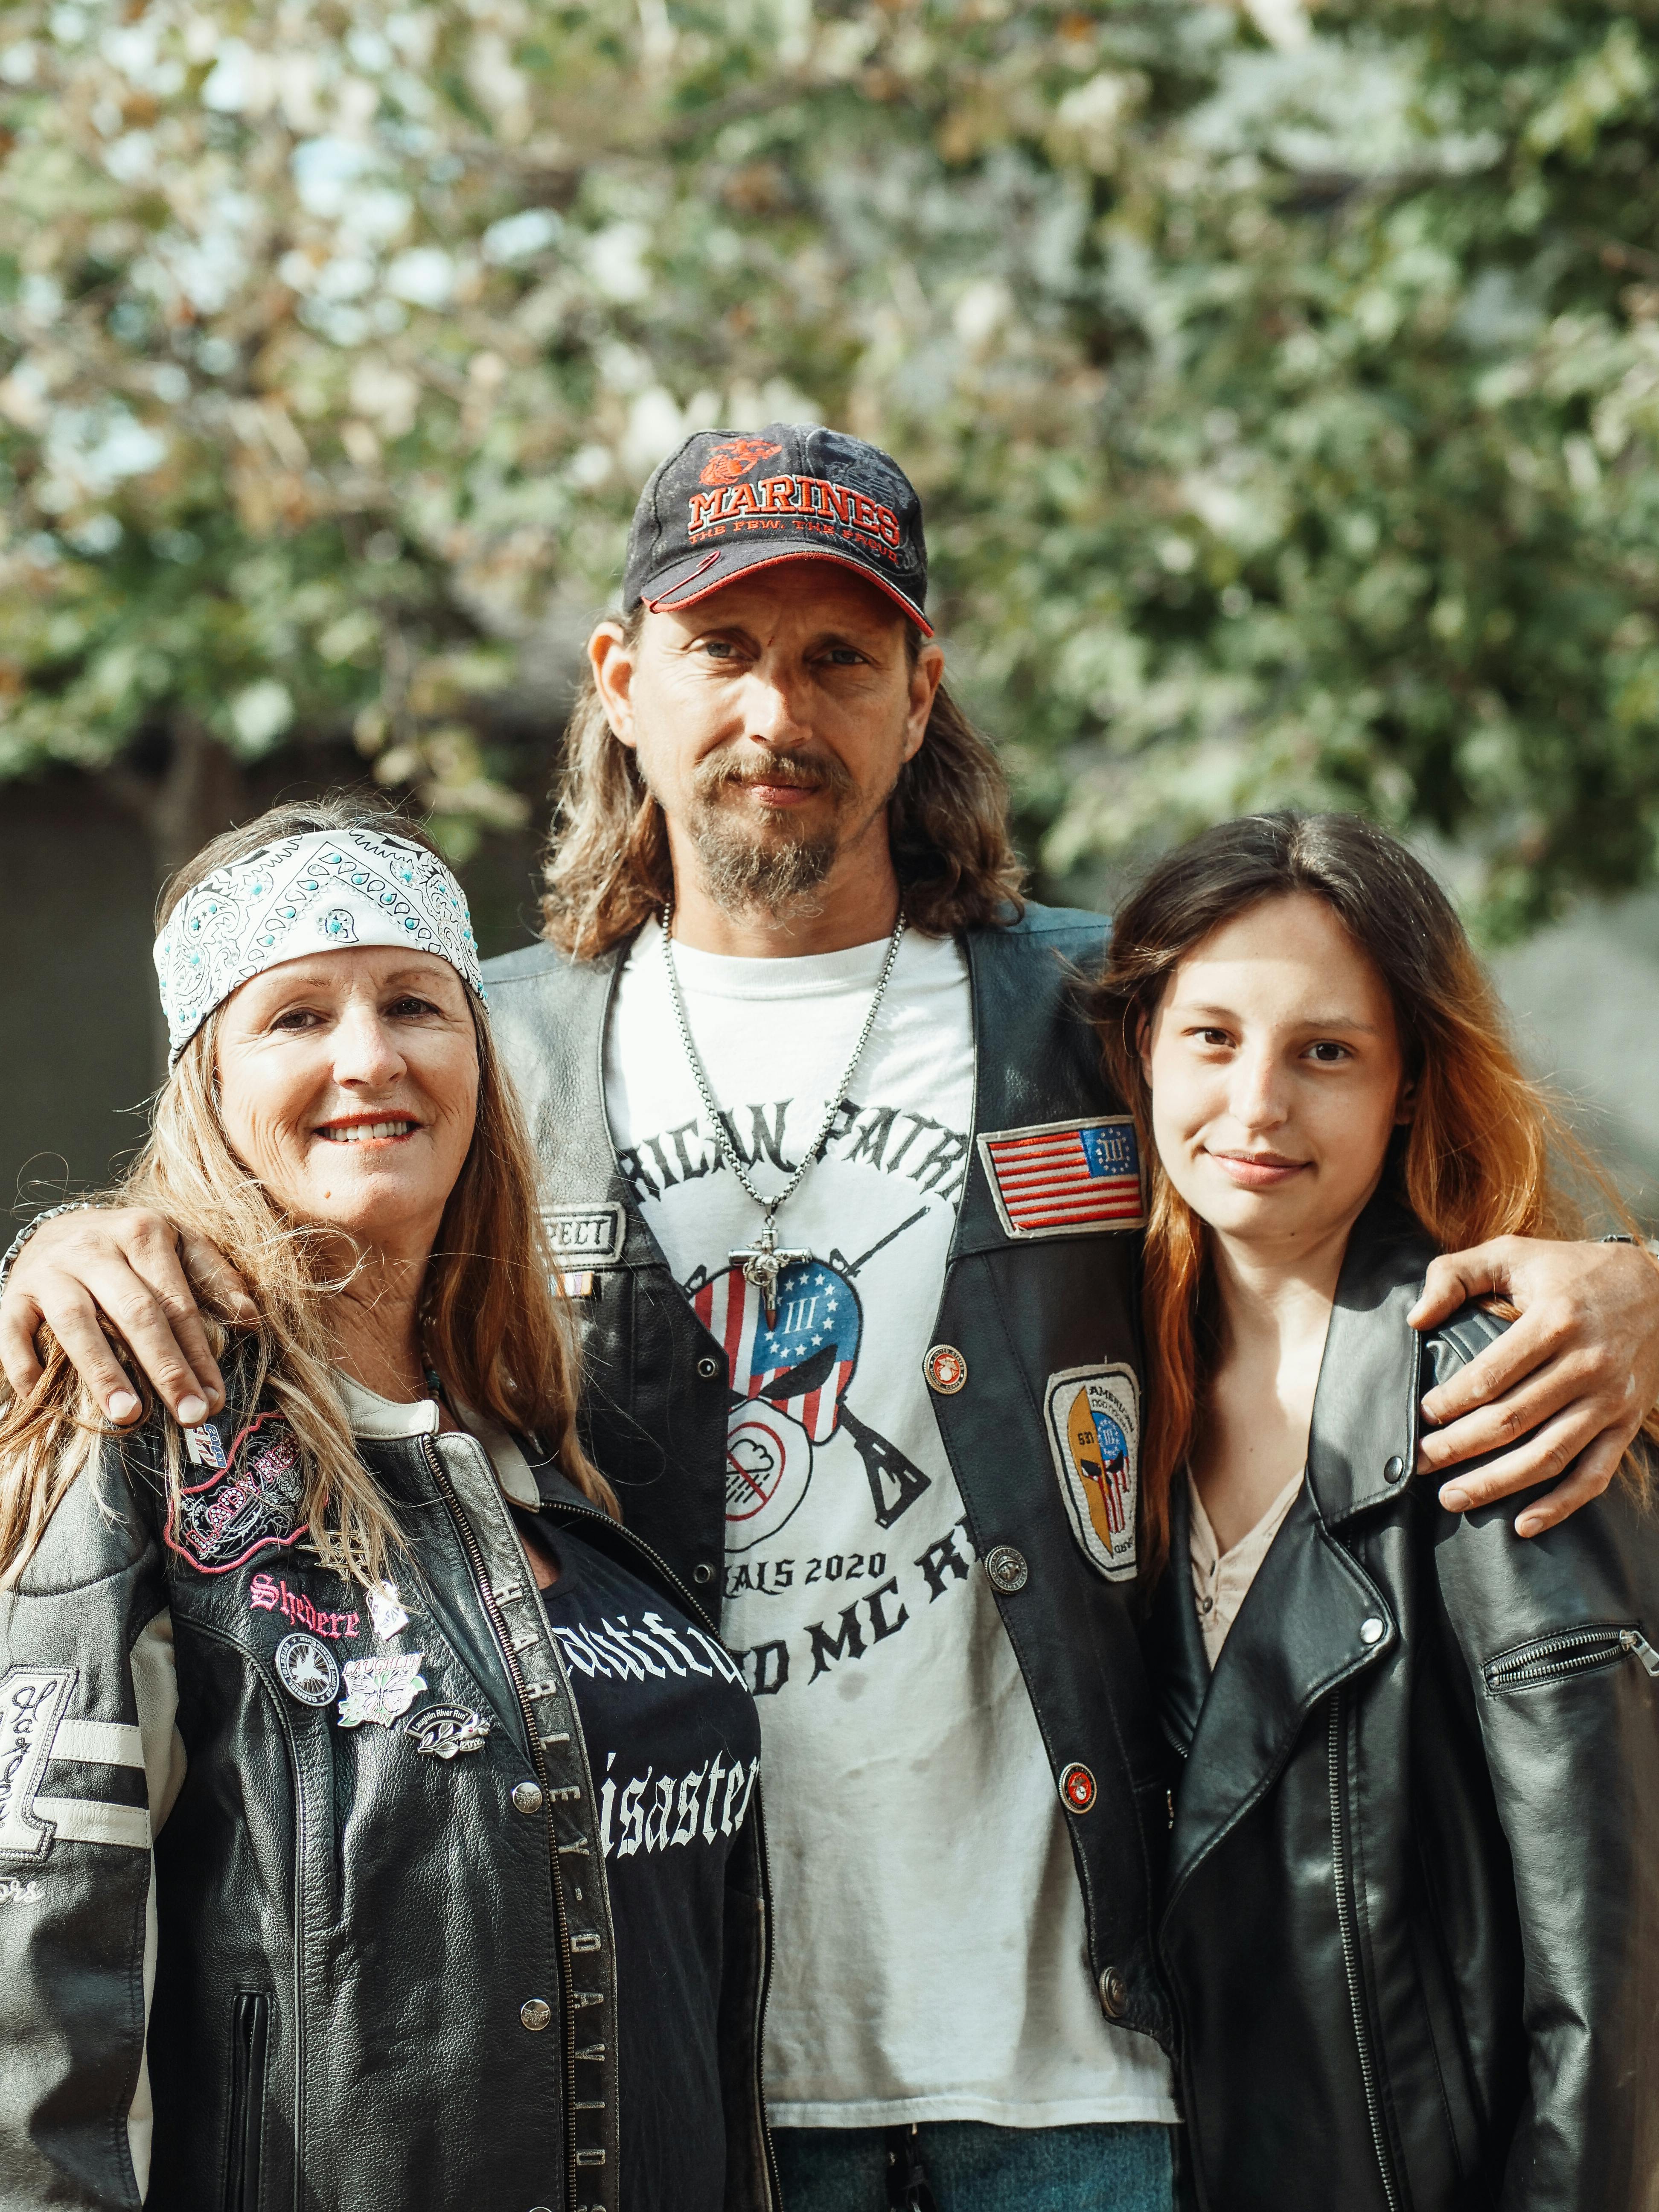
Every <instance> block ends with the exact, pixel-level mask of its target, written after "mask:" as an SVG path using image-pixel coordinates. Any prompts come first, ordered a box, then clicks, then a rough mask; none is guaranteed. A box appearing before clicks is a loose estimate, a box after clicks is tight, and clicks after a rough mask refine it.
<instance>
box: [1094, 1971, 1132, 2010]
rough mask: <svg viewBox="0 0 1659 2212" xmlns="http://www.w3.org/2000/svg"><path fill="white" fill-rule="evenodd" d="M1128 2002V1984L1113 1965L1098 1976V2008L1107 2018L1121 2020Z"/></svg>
mask: <svg viewBox="0 0 1659 2212" xmlns="http://www.w3.org/2000/svg"><path fill="white" fill-rule="evenodd" d="M1128 2002H1129V1985H1128V1984H1127V1982H1126V1981H1125V1980H1124V1978H1123V1977H1122V1975H1121V1974H1120V1973H1119V1972H1118V1970H1117V1968H1116V1967H1115V1966H1108V1967H1107V1969H1106V1971H1105V1972H1104V1973H1103V1975H1102V1976H1101V1978H1100V2008H1101V2010H1102V2012H1103V2013H1104V2014H1105V2015H1106V2017H1107V2019H1108V2020H1121V2019H1122V2017H1123V2015H1124V2012H1125V2010H1126V2009H1127V2006H1128Z"/></svg>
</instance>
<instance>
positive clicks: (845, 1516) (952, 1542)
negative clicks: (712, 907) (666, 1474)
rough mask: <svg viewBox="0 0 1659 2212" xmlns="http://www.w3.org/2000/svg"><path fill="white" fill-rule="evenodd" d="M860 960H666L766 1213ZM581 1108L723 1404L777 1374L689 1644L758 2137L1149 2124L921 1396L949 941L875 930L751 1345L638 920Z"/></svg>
mask: <svg viewBox="0 0 1659 2212" xmlns="http://www.w3.org/2000/svg"><path fill="white" fill-rule="evenodd" d="M884 949H885V946H884V942H883V943H879V944H872V945H857V946H854V947H853V948H852V949H850V950H849V951H843V952H834V953H826V954H823V955H817V956H811V957H801V958H794V959H781V960H748V959H732V958H726V957H720V956H719V955H716V954H713V953H707V952H700V951H695V950H692V949H689V948H687V947H685V946H684V945H678V946H677V947H676V953H677V957H678V965H679V971H680V976H681V980H682V982H683V985H684V992H685V997H686V1001H687V1005H688V1009H689V1013H690V1024H691V1029H692V1034H693V1036H694V1037H695V1039H696V1044H697V1047H698V1049H699V1051H700V1053H701V1054H702V1059H703V1062H704V1065H705V1066H706V1067H707V1069H708V1076H709V1080H710V1082H711V1084H712V1086H713V1089H714V1095H715V1097H716V1099H717V1101H718V1103H720V1107H721V1109H722V1110H723V1112H724V1113H725V1114H726V1115H728V1116H729V1118H730V1120H731V1122H732V1126H733V1127H734V1128H735V1130H736V1132H737V1133H738V1138H739V1139H740V1141H741V1144H742V1146H743V1150H744V1153H745V1155H748V1154H750V1152H754V1153H756V1154H757V1166H756V1168H755V1170H754V1177H755V1180H756V1182H757V1183H758V1185H759V1186H760V1187H761V1188H763V1190H765V1191H767V1192H769V1193H770V1192H773V1191H776V1190H778V1189H781V1188H782V1186H783V1184H784V1182H786V1181H787V1173H788V1169H789V1167H793V1164H794V1162H795V1161H797V1160H798V1159H799V1158H801V1157H802V1154H803V1152H804V1150H805V1147H806V1146H809V1145H810V1144H811V1139H812V1138H813V1136H814V1135H815V1134H816V1133H817V1127H818V1125H819V1123H820V1121H821V1120H822V1118H823V1113H824V1109H825V1106H826V1103H827V1101H828V1099H829V1095H830V1093H831V1092H832V1091H833V1089H834V1088H835V1086H836V1083H837V1082H838V1080H839V1079H840V1077H841V1075H842V1071H843V1068H844V1066H845V1063H846V1060H847V1057H848V1054H849V1052H850V1050H851V1048H852V1046H853V1043H854V1041H855V1039H856V1037H857V1036H858V1032H859V1030H860V1025H861V1024H862V1022H863V1019H864V1017H865V1013H866V1009H867V1007H868V1006H869V1003H870V994H871V992H872V988H873V987H874V984H875V981H876V977H877V975H878V972H879V969H880V966H881V962H882V957H883V954H884ZM605 1097H606V1103H607V1107H608V1111H609V1115H610V1120H611V1129H612V1132H613V1134H614V1137H615V1139H616V1143H617V1149H618V1156H619V1158H620V1159H621V1161H622V1164H623V1171H624V1173H626V1174H627V1175H628V1176H629V1178H630V1180H631V1181H632V1182H633V1185H634V1188H635V1191H636V1193H637V1194H638V1195H639V1198H640V1201H641V1207H642V1210H643V1212H644V1215H645V1218H646V1220H647V1222H648V1224H649V1225H650V1227H651V1229H652V1231H653V1233H654V1235H655V1236H656V1237H657V1239H658V1242H659V1243H660V1245H661V1246H662V1248H663V1250H664V1252H665V1255H666V1257H667V1260H668V1262H669V1265H670V1267H671V1268H672V1270H673V1273H674V1275H675V1277H676V1279H677V1280H678V1282H679V1283H680V1284H681V1285H683V1286H684V1287H686V1288H687V1289H688V1290H689V1291H690V1293H691V1295H692V1296H693V1298H694V1302H695V1301H696V1298H697V1297H698V1296H699V1294H701V1297H702V1307H703V1310H705V1312H706V1315H707V1317H708V1321H709V1323H710V1325H711V1326H712V1327H713V1328H714V1334H715V1335H716V1336H717V1338H720V1339H721V1340H723V1341H726V1340H730V1341H731V1342H732V1344H733V1346H734V1350H735V1353H736V1360H735V1366H734V1375H735V1377H736V1380H737V1383H738V1387H740V1388H741V1387H744V1384H745V1379H746V1377H747V1376H749V1375H750V1373H751V1372H753V1373H755V1374H756V1376H757V1379H758V1376H760V1375H763V1374H764V1375H771V1376H777V1375H779V1374H781V1373H787V1372H795V1371H801V1370H805V1382H806V1383H810V1384H811V1388H803V1389H802V1390H801V1391H800V1392H799V1393H798V1394H796V1395H793V1397H791V1398H789V1399H788V1400H787V1401H786V1402H784V1403H783V1404H781V1405H780V1404H777V1403H775V1402H774V1401H771V1400H768V1399H766V1398H763V1397H762V1396H760V1395H758V1394H757V1395H753V1396H746V1397H745V1399H744V1403H743V1404H742V1405H741V1406H740V1407H738V1408H737V1409H735V1410H734V1413H733V1415H732V1423H731V1427H730V1431H729V1435H728V1441H729V1444H730V1449H731V1456H730V1460H729V1462H728V1521H727V1548H726V1590H725V1604H724V1612H723V1626H724V1629H725V1632H726V1638H727V1640H728V1641H729V1642H730V1643H731V1644H732V1646H733V1648H734V1649H737V1650H743V1651H744V1652H745V1653H746V1654H748V1655H749V1656H748V1657H747V1660H746V1672H747V1673H748V1674H749V1676H750V1681H751V1686H753V1687H755V1688H756V1690H757V1702H758V1705H759V1710H760V1716H761V1726H762V1733H763V1747H764V1766H763V1772H764V1775H765V1785H764V1786H765V1796H766V1821H767V1831H768V1845H769V1857H770V1863H771V1873H772V1885H773V1892H774V1897H775V1906H776V1914H777V1947H776V1962H775V1967H774V1971H773V1978H772V1990H771V1997H770V2001H769V2016H768V2038H767V2051H766V2069H767V2081H768V2088H769V2102H770V2110H771V2116H772V2118H773V2120H774V2121H775V2123H776V2124H778V2125H781V2126H786V2127H874V2126H884V2125H890V2124H894V2123H902V2122H909V2121H915V2120H923V2119H928V2120H932V2119H963V2120H981V2121H987V2122H990V2123H993V2124H998V2125H1000V2126H1004V2127H1046V2126H1055V2125H1062V2124H1079V2123H1084V2122H1091V2121H1130V2120H1152V2121H1172V2120H1174V2119H1176V2118H1178V2113H1177V2111H1176V2103H1175V2093H1174V2087H1173V2084H1172V2081H1171V2079H1170V2069H1169V2067H1168V2064H1167V2062H1166V2061H1165V2059H1164V2056H1163V2054H1162V2052H1161V2051H1159V2049H1158V2046H1157V2045H1156V2044H1154V2043H1153V2042H1152V2040H1151V2039H1149V2038H1146V2037H1144V2036H1139V2035H1136V2034H1133V2033H1130V2032H1128V2031H1127V2030H1126V2029H1122V2028H1119V2027H1113V2026H1111V2025H1110V2024H1109V2023H1108V2022H1107V2021H1105V2020H1104V2019H1103V2016H1102V2015H1101V2011H1100V2006H1099V2002H1098V1999H1097V1996H1096V1994H1095V1990H1094V1984H1093V1981H1092V1978H1091V1973H1090V1970H1089V1965H1088V1959H1087V1953H1086V1945H1085V1927H1084V1916H1083V1904H1082V1899H1081V1897H1080V1895H1079V1890H1078V1884H1077V1877H1076V1874H1075V1871H1074V1869H1073V1859H1072V1850H1071V1844H1070V1841H1069V1838H1068V1837H1067V1835H1066V1825H1065V1817H1064V1814H1063V1812H1062V1810H1061V1808H1060V1802H1059V1799H1058V1796H1057V1795H1056V1793H1055V1790H1054V1781H1053V1778H1052V1775H1051V1773H1050V1771H1049V1765H1048V1754H1047V1753H1046V1751H1045V1749H1044V1747H1043V1743H1042V1736H1041V1735H1040V1733H1039V1731H1038V1729H1037V1724H1036V1717H1035V1716H1034V1714H1033V1712H1032V1710H1031V1705H1030V1699H1029V1698H1028V1696H1027V1694H1026V1692H1025V1688H1024V1682H1023V1680H1022V1679H1021V1677H1020V1674H1019V1669H1018V1664H1017V1663H1016V1661H1015V1659H1014V1655H1013V1650H1012V1646H1011V1645H1010V1644H1009V1642H1008V1638H1007V1635H1006V1632H1005V1630H1004V1628H1003V1626H1002V1622H1001V1619H1000V1614H999V1613H998V1611H997V1607H996V1603H995V1601H994V1597H993V1595H992V1593H991V1590H990V1588H989V1585H988V1583H987V1581H986V1577H985V1575H984V1571H983V1570H982V1569H981V1568H980V1567H979V1566H978V1565H976V1564H975V1562H974V1561H973V1559H972V1555H971V1553H970V1551H969V1545H968V1541H967V1535H966V1530H965V1528H964V1527H963V1505H962V1500H961V1498H960V1495H959V1494H958V1492H957V1486H956V1482H955V1480H954V1477H953V1476H952V1474H951V1467H950V1462H949V1460H948V1459H947V1457H946V1455H945V1449H944V1445H943V1443H942V1442H941V1440H940V1437H939V1426H938V1423H937V1421H936V1420H935V1419H934V1415H933V1401H932V1398H931V1395H930V1394H929V1392H928V1390H927V1385H926V1383H925V1382H924V1380H923V1376H922V1359H923V1355H924V1354H925V1352H927V1347H928V1346H929V1345H930V1344H931V1343H932V1342H933V1323H934V1318H935V1316H936V1314H937V1312H938V1309H939V1299H940V1297H941V1294H942V1291H943V1288H944V1282H945V1262H946V1259H947V1257H948V1255H949V1250H950V1243H951V1235H952V1231H953V1230H954V1226H955V1221H956V1212H957V1200H958V1198H959V1195H960V1193H961V1189H962V1186H963V1182H964V1180H965V1177H966V1173H967V1166H968V1159H969V1127H970V1123H971V1119H972V1109H973V1036H972V1021H971V1011H970V1000H969V984H968V974H967V966H966V963H965V961H964V959H963V955H962V953H961V951H960V950H959V949H958V947H957V945H956V944H955V943H954V942H953V941H951V939H939V938H927V937H923V936H921V935H919V934H917V933H915V932H914V931H913V932H911V933H909V934H908V935H907V937H906V938H905V939H904V942H903V945H902V948H901V951H900V953H899V957H898V960H897V963H896V966H895V969H894V971H893V976H892V981H891V983H890V987H889V991H888V995H887V999H886V1001H885V1003H884V1006H883V1009H882V1012H881V1016H880V1018H879V1019H878V1023H877V1024H876V1028H875V1030H874V1031H873V1033H872V1036H871V1039H870V1042H869V1046H868V1048H867V1049H866V1054H865V1057H864V1060H863V1062H862V1064H861V1065H860V1068H859V1070H858V1073H857V1074H856V1076H855V1078H854V1080H853V1082H852V1084H851V1085H849V1086H848V1102H849V1103H848V1105H847V1106H846V1107H844V1108H843V1109H842V1114H841V1115H840V1116H839V1117H838V1119H837V1121H836V1125H835V1127H834V1129H833V1131H832V1133H831V1136H830V1138H829V1142H828V1146H827V1148H826V1151H825V1154H824V1156H823V1158H821V1159H820V1160H819V1161H817V1164H815V1165H814V1166H812V1167H811V1169H810V1170H808V1172H807V1176H806V1178H805V1182H804V1183H803V1184H802V1186H801V1188H800V1189H799V1192H798V1193H797V1194H796V1195H795V1196H794V1197H793V1199H791V1200H790V1201H789V1203H788V1204H787V1206H785V1207H784V1209H783V1211H782V1212H781V1214H780V1216H779V1218H778V1230H779V1237H780V1243H781V1244H782V1245H784V1246H785V1247H795V1248H804V1249H809V1250H810V1251H811V1253H812V1254H813V1255H814V1257H815V1261H816V1262H817V1266H816V1267H814V1269H813V1270H812V1271H811V1273H810V1274H809V1275H808V1276H807V1277H806V1278H805V1279H802V1280H801V1282H800V1283H799V1287H798V1288H797V1290H796V1293H795V1295H794V1296H793V1297H789V1296H788V1295H787V1291H788V1285H786V1296H785V1297H784V1299H783V1301H782V1303H781V1306H780V1311H779V1316H778V1330H777V1332H776V1334H775V1335H774V1336H773V1337H772V1338H771V1339H770V1340H769V1343H768V1340H767V1338H766V1337H765V1336H764V1334H762V1330H763V1316H761V1315H760V1314H759V1313H758V1311H757V1308H756V1306H755V1305H754V1304H753V1303H752V1297H751V1302H750V1304H748V1305H746V1306H745V1305H744V1303H743V1293H742V1292H741V1291H738V1293H737V1294H736V1296H735V1297H733V1296H730V1295H728V1293H730V1292H731V1291H732V1280H731V1277H730V1275H729V1273H728V1268H727V1255H728V1254H729V1253H730V1252H731V1251H732V1250H733V1249H737V1248H738V1247H741V1246H743V1245H746V1244H748V1243H750V1242H751V1240H752V1238H753V1237H754V1235H755V1232H756V1231H757V1229H758V1227H759V1224H760V1212H759V1209H758V1208H757V1206H755V1205H754V1204H753V1203H752V1201H751V1200H750V1199H748V1198H747V1197H746V1196H745V1195H744V1193H743V1191H742V1189H741V1188H739V1186H738V1182H737V1179H736V1177H735V1176H733V1175H732V1173H731V1171H730V1170H728V1169H726V1167H725V1166H724V1165H723V1164H720V1162H719V1154H718V1151H717V1147H716V1145H715V1142H714V1133H713V1131H712V1130H711V1129H710V1127H709V1126H708V1121H707V1119H706V1117H705V1115H704V1114H703V1112H702V1107H701V1105H700V1103H699V1100H698V1097H697V1093H696V1087H695V1085H694V1083H693V1079H692V1076H691V1073H690V1069H689V1067H688V1066H687V1064H686V1060H685V1055H684V1050H683V1049H682V1047H681V1044H680V1040H679V1036H678V1031H677V1029H676V1025H675V1022H674V1017H673V1011H672V1006H671V1000H670V998H669V994H668V988H667V979H666V975H665V965H664V960H663V949H662V936H661V932H660V930H659V928H658V927H656V925H655V924H654V923H653V924H652V925H650V926H649V927H647V929H646V930H645V931H644V932H643V933H641V936H640V938H639V939H637V941H636V942H635V945H634V947H633V949H632V951H631V952H630V954H629V958H628V962H627V964H626V966H625V968H624V969H623V975H622V977H621V979H620V981H619V984H618V987H617V999H616V1003H615V1010H614V1012H613V1016H612V1019H611V1027H610V1032H609V1035H608V1036H607V1039H606V1048H605ZM773 1153H775V1154H776V1155H777V1156H778V1159H779V1160H781V1161H782V1162H783V1163H786V1165H780V1164H777V1162H776V1161H775V1160H774V1158H772V1157H771V1155H772V1154H773ZM886 1240H890V1241H886ZM855 1328H856V1338H855V1337H854V1329H855ZM757 1362H759V1363H761V1364H757ZM766 1363H769V1364H766ZM860 1438H862V1443H863V1449H860ZM884 1451H885V1453H886V1454H888V1455H890V1454H893V1453H896V1454H900V1455H902V1460H903V1462H906V1463H908V1466H909V1467H910V1468H912V1469H913V1470H914V1472H913V1473H912V1474H910V1475H909V1476H908V1477H903V1478H901V1476H900V1475H898V1474H894V1473H892V1472H891V1469H892V1468H894V1466H895V1465H896V1462H894V1460H893V1459H892V1458H891V1457H890V1456H885V1457H884ZM872 1459H873V1460H874V1461H875V1462H878V1473H877V1474H876V1476H875V1477H874V1478H873V1479H874V1480H876V1481H878V1483H879V1484H881V1485H882V1486H883V1488H882V1506H883V1510H885V1511H886V1512H887V1514H888V1522H887V1525H885V1526H884V1525H883V1522H882V1520H881V1519H880V1518H879V1517H878V1510H877V1503H876V1498H875V1497H874V1495H873V1494H872V1474H871V1472H870V1462H871V1461H872ZM881 1467H885V1468H887V1469H888V1470H889V1472H887V1473H886V1474H883V1473H881V1472H880V1471H879V1468H881ZM907 1490H908V1492H909V1493H910V1502H909V1503H908V1504H907V1505H906V1507H905V1510H903V1511H902V1513H898V1514H896V1515H894V1514H893V1513H892V1512H891V1507H892V1506H893V1504H895V1503H896V1502H897V1501H898V1500H899V1499H900V1498H902V1496H903V1495H905V1494H906V1492H907ZM786 1668H787V1674H786V1671H785V1670H786Z"/></svg>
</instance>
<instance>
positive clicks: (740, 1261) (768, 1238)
mask: <svg viewBox="0 0 1659 2212" xmlns="http://www.w3.org/2000/svg"><path fill="white" fill-rule="evenodd" d="M811 1256H812V1255H811V1253H810V1252H781V1251H779V1249H778V1232H777V1231H776V1230H775V1228H774V1227H773V1226H772V1224H771V1223H770V1222H769V1221H768V1222H766V1223H764V1224H763V1225H762V1229H761V1233H760V1235H759V1237H757V1239H756V1241H755V1243H753V1244H752V1245H751V1246H750V1247H749V1248H748V1249H747V1250H744V1251H741V1252H730V1253H728V1254H727V1255H726V1257H727V1259H728V1260H729V1261H730V1262H731V1264H732V1267H742V1269H743V1272H744V1277H745V1279H747V1280H748V1281H750V1282H751V1283H752V1284H753V1285H755V1288H756V1289H757V1291H759V1292H760V1294H761V1298H762V1301H763V1304H764V1305H765V1307H766V1326H767V1327H768V1328H774V1327H775V1325H776V1322H777V1318H778V1277H779V1276H780V1275H781V1273H783V1271H784V1269H785V1268H786V1267H796V1266H798V1265H799V1263H800V1262H801V1261H804V1260H810V1259H811Z"/></svg>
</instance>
